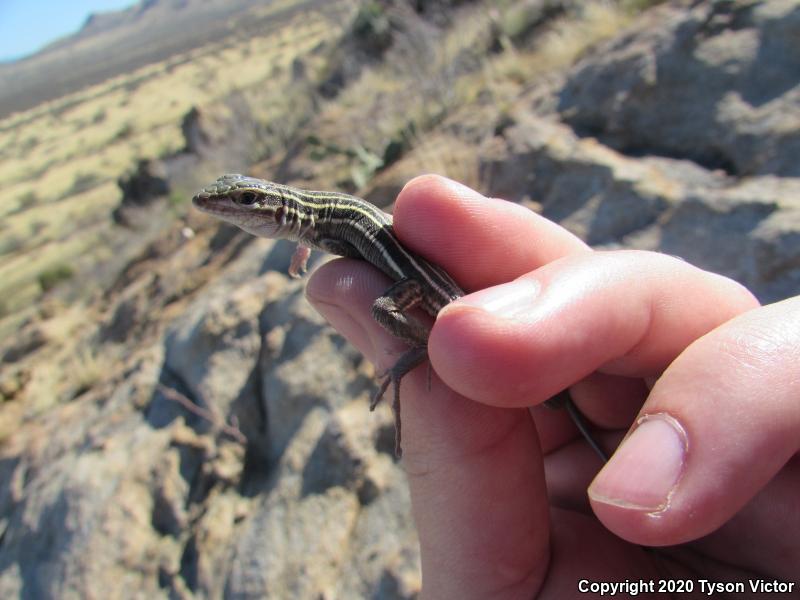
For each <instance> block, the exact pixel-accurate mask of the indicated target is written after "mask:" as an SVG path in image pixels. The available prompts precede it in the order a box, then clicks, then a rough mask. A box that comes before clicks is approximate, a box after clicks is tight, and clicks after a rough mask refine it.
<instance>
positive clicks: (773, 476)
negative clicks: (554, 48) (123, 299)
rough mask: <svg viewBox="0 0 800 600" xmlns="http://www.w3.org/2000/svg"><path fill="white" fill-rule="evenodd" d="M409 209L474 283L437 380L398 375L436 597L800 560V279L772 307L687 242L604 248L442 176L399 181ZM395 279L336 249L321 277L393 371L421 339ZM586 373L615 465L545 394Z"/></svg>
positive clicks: (502, 594)
mask: <svg viewBox="0 0 800 600" xmlns="http://www.w3.org/2000/svg"><path fill="white" fill-rule="evenodd" d="M394 218H395V221H394V222H395V230H396V232H397V234H398V236H399V237H400V239H401V240H402V241H403V242H404V243H405V244H406V245H407V246H408V247H409V248H411V249H412V250H414V251H416V252H418V253H419V254H421V255H423V256H425V257H427V258H429V259H430V260H432V261H433V262H435V263H437V264H439V265H441V266H442V267H444V268H445V269H446V270H447V271H448V272H449V273H450V274H451V275H452V276H453V277H454V278H455V279H456V281H458V282H459V283H460V284H461V285H462V286H463V287H464V289H465V290H466V291H467V292H468V295H467V296H465V297H464V298H462V299H460V300H458V301H456V302H455V303H453V304H451V305H449V306H448V307H446V308H445V309H444V310H443V311H442V312H441V313H440V314H439V317H438V318H437V320H436V322H435V324H434V325H433V329H432V331H431V336H430V340H429V346H428V348H429V353H430V359H431V363H432V365H433V369H434V374H433V378H432V383H431V388H430V389H428V382H427V374H426V369H425V367H424V366H423V367H421V368H418V369H416V370H415V371H414V372H413V373H411V374H409V375H408V376H406V377H405V378H404V379H403V381H402V386H401V403H402V408H403V427H404V442H403V449H404V457H403V466H404V468H405V470H406V472H407V474H408V481H409V486H410V490H411V497H412V503H413V515H414V519H415V521H416V524H417V528H418V531H419V538H420V548H421V557H422V575H423V591H422V597H423V598H427V599H434V598H435V599H449V598H453V599H455V598H458V599H469V598H476V599H477V598H497V599H505V598H509V599H510V598H532V597H538V598H569V597H585V596H583V595H581V594H579V593H578V589H577V582H578V580H579V579H589V580H596V581H624V580H625V579H639V578H645V579H654V580H658V579H664V578H667V579H674V578H690V579H693V580H694V581H697V580H698V579H708V580H712V581H726V582H727V581H747V580H748V579H753V578H756V579H758V578H766V579H769V580H772V579H774V578H777V579H779V580H783V581H786V582H795V581H797V573H800V509H798V498H799V497H800V458H798V451H799V450H800V367H799V366H798V365H800V297H797V298H793V299H789V300H786V301H784V302H781V303H777V304H773V305H770V306H765V307H760V306H759V305H758V302H757V301H756V300H755V298H754V297H753V296H752V294H751V293H750V292H748V291H747V290H746V289H745V288H743V287H742V286H741V285H739V284H737V283H735V282H733V281H731V280H729V279H726V278H724V277H721V276H719V275H715V274H712V273H709V272H706V271H702V270H700V269H698V268H696V267H693V266H692V265H690V264H688V263H685V262H683V261H681V260H679V259H676V258H672V257H668V256H664V255H660V254H655V253H648V252H633V251H628V252H622V251H620V252H593V251H591V250H589V249H588V248H587V247H586V246H585V245H584V244H583V243H582V242H581V241H580V240H578V239H577V238H576V237H574V236H573V235H571V234H570V233H568V232H567V231H566V230H564V229H562V228H561V227H559V226H558V225H556V224H554V223H552V222H550V221H547V220H546V219H544V218H542V217H540V216H538V215H536V214H534V213H532V212H530V211H528V210H526V209H525V208H523V207H520V206H518V205H515V204H512V203H507V202H503V201H500V200H495V199H487V198H484V197H483V196H481V195H480V194H478V193H477V192H474V191H472V190H470V189H468V188H466V187H464V186H461V185H459V184H457V183H455V182H451V181H449V180H446V179H442V178H439V177H435V176H425V177H420V178H417V179H415V180H413V181H411V182H410V183H409V184H408V185H407V186H406V187H405V188H404V189H403V191H402V192H401V193H400V195H399V197H398V199H397V203H396V205H395V210H394ZM386 287H387V281H386V279H385V278H384V277H383V276H382V275H381V274H380V273H379V272H378V271H377V270H375V269H374V268H373V267H371V266H370V265H368V264H367V263H365V262H362V261H355V260H351V259H337V260H334V261H332V262H330V263H327V264H326V265H324V266H323V267H322V268H320V269H319V270H318V271H317V272H316V273H315V274H314V275H313V276H312V278H311V279H310V281H309V285H308V291H307V294H308V297H309V299H310V300H311V302H312V303H313V304H314V306H315V307H316V308H317V309H318V310H319V311H320V312H321V313H322V314H323V315H324V316H325V317H326V318H327V319H328V321H329V322H330V323H331V324H333V325H334V327H336V328H337V329H338V330H339V331H341V332H342V333H343V334H344V335H345V336H346V337H347V338H348V339H349V340H350V341H351V342H352V343H353V344H355V345H356V347H358V348H359V349H360V350H361V351H362V352H363V353H364V354H365V356H367V358H369V359H370V360H371V361H373V362H374V363H375V364H376V366H377V369H378V370H379V371H382V370H385V369H386V368H388V367H389V366H391V365H392V364H393V362H394V360H395V359H396V358H397V356H399V355H400V354H402V352H403V351H404V346H403V344H402V342H400V341H398V340H396V339H395V338H393V337H392V336H391V335H389V334H388V333H386V331H384V330H383V329H382V328H381V327H380V326H379V325H378V324H377V323H376V322H375V321H374V320H373V319H372V317H371V314H370V306H371V304H372V302H373V300H374V299H375V298H376V297H378V296H379V295H380V294H381V293H382V291H383V290H384V289H386ZM470 292H471V293H470ZM568 387H569V388H570V390H571V392H572V396H573V398H574V400H575V401H576V404H577V405H578V407H579V408H580V409H581V411H582V412H583V413H584V414H585V415H586V416H587V418H588V419H589V420H590V421H591V422H592V423H594V424H595V426H599V427H600V428H601V429H602V431H601V432H600V434H599V438H600V440H601V443H602V444H603V445H604V446H605V448H606V449H607V450H609V451H610V452H614V454H613V456H612V457H611V460H610V462H609V463H608V464H607V465H606V466H605V467H603V466H602V464H601V463H600V461H599V459H598V458H597V457H596V456H595V455H594V454H593V453H592V451H591V450H590V449H589V447H588V446H587V445H586V444H585V442H584V441H583V440H582V439H581V438H580V436H579V434H578V432H577V431H576V430H575V429H574V426H573V425H572V424H571V422H570V421H569V419H568V417H567V415H565V414H563V411H551V410H549V409H546V408H544V407H541V406H539V405H540V404H541V403H542V402H544V401H545V400H547V399H548V398H549V397H551V396H552V395H553V394H555V393H556V392H558V391H559V390H562V389H564V388H568ZM529 407H533V408H530V409H529ZM631 432H632V433H631ZM626 435H628V437H627V438H626V439H625V443H624V444H622V445H621V446H620V447H619V448H617V449H616V451H614V449H615V448H616V446H617V445H618V444H619V443H620V442H621V441H622V440H623V438H624V437H625V436H626ZM587 490H588V493H587ZM642 545H645V546H656V547H660V548H661V549H660V550H659V552H658V553H652V552H647V551H645V550H643V549H642ZM794 591H795V593H797V591H798V586H797V585H795V588H794ZM640 597H647V595H642V596H640Z"/></svg>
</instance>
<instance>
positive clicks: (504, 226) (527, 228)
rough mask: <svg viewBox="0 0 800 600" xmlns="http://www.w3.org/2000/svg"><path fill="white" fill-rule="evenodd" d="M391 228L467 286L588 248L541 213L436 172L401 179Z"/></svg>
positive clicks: (476, 287) (508, 277)
mask: <svg viewBox="0 0 800 600" xmlns="http://www.w3.org/2000/svg"><path fill="white" fill-rule="evenodd" d="M394 229H395V233H396V234H397V236H398V237H399V238H400V240H401V241H402V242H403V244H404V245H405V246H407V247H408V248H410V249H411V250H414V251H415V252H417V253H418V254H420V255H422V256H424V257H425V258H427V259H428V260H430V261H431V262H433V263H435V264H437V265H439V266H440V267H442V268H444V269H445V270H446V271H447V272H448V273H450V275H452V276H453V278H454V279H455V280H456V281H457V282H458V283H459V284H460V285H461V286H462V287H463V288H464V289H465V290H468V291H474V290H479V289H483V288H486V287H489V286H493V285H497V284H500V283H504V282H506V281H511V280H512V279H516V278H517V277H519V276H520V275H523V274H525V273H527V272H529V271H532V270H534V269H536V268H538V267H541V266H542V265H545V264H547V263H549V262H552V261H554V260H556V259H557V258H561V257H562V256H566V255H567V254H573V253H577V252H589V251H590V249H589V247H588V246H587V245H586V244H584V243H583V242H582V241H581V240H580V239H578V238H577V237H576V236H574V235H572V234H571V233H569V232H568V231H567V230H566V229H564V228H563V227H561V226H559V225H557V224H555V223H553V222H552V221H549V220H548V219H545V218H544V217H542V216H541V215H537V214H536V213H535V212H533V211H531V210H528V209H527V208H524V207H522V206H520V205H519V204H515V203H514V202H508V201H506V200H498V199H496V198H487V197H485V196H483V195H482V194H480V193H478V192H476V191H475V190H472V189H470V188H468V187H466V186H465V185H462V184H460V183H457V182H455V181H452V180H450V179H446V178H444V177H440V176H438V175H422V176H420V177H416V178H415V179H412V180H411V181H409V182H408V183H407V184H406V186H405V187H404V188H403V190H402V191H401V192H400V194H399V195H398V197H397V202H396V203H395V207H394Z"/></svg>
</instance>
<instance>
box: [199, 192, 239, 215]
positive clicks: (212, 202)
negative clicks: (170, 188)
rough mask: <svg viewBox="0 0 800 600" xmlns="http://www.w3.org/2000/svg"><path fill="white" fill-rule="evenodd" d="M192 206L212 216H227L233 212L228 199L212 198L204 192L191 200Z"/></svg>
mask: <svg viewBox="0 0 800 600" xmlns="http://www.w3.org/2000/svg"><path fill="white" fill-rule="evenodd" d="M192 204H194V206H195V208H198V209H200V210H202V211H203V212H207V213H211V214H214V215H227V214H230V213H231V212H233V207H232V206H231V202H230V200H229V199H227V198H220V197H219V196H214V195H212V194H209V193H208V192H206V191H203V192H200V193H199V194H196V195H195V196H194V198H192Z"/></svg>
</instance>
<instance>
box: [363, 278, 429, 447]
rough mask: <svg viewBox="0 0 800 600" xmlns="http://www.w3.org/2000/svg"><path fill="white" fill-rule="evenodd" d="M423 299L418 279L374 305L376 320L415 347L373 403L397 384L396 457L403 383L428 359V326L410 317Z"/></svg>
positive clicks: (403, 282) (396, 287) (390, 374)
mask: <svg viewBox="0 0 800 600" xmlns="http://www.w3.org/2000/svg"><path fill="white" fill-rule="evenodd" d="M421 300H422V287H421V286H420V284H419V282H418V281H416V280H414V279H401V280H400V281H398V282H397V283H395V284H394V285H393V286H392V287H390V288H389V289H388V290H386V292H384V294H383V296H381V297H380V298H378V299H377V300H375V302H374V303H373V304H372V316H373V318H374V319H375V320H376V321H377V322H378V323H379V324H380V325H381V326H382V327H383V328H384V329H386V331H388V332H389V333H391V334H392V335H393V336H395V337H397V338H400V339H402V340H404V341H406V342H408V343H409V344H410V345H411V348H410V349H409V350H408V351H407V352H405V353H404V354H403V355H402V356H401V357H400V358H399V359H398V360H397V362H395V364H394V365H393V366H392V367H391V368H390V369H389V370H388V371H387V372H386V373H385V374H384V375H383V376H382V377H383V381H381V385H380V387H379V388H378V391H377V392H376V394H375V396H374V397H373V398H372V402H371V403H370V410H375V407H376V406H377V405H378V403H379V402H380V400H381V398H382V397H383V394H384V393H385V392H386V389H387V388H388V387H389V384H390V383H393V384H394V398H393V400H392V411H393V412H394V419H395V421H394V422H395V454H397V456H398V457H400V456H401V455H402V453H403V452H402V448H401V445H400V442H401V421H400V381H401V380H402V379H403V377H405V375H406V374H407V373H409V372H410V371H412V370H413V369H415V368H416V367H417V366H419V365H420V364H422V363H423V362H424V361H425V359H427V358H428V332H429V329H428V327H426V326H425V324H423V323H422V322H421V321H419V320H418V319H416V318H414V317H413V316H411V315H409V314H408V311H410V310H411V309H413V308H414V307H415V306H417V305H418V304H419V303H420V301H421Z"/></svg>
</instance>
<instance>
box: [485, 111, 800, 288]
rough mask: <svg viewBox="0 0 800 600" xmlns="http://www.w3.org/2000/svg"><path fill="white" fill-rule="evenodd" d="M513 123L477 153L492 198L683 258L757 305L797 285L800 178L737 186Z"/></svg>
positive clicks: (586, 233) (689, 167)
mask: <svg viewBox="0 0 800 600" xmlns="http://www.w3.org/2000/svg"><path fill="white" fill-rule="evenodd" d="M516 123H517V124H516V125H514V126H512V127H509V128H507V129H506V130H505V131H504V134H503V137H498V138H495V139H494V140H492V141H491V142H489V143H488V144H487V146H486V148H485V149H484V151H483V156H484V159H483V161H482V165H481V172H482V178H483V179H484V180H485V181H489V182H491V184H490V188H489V190H488V191H489V193H490V194H492V195H496V196H500V197H504V198H508V199H510V200H515V201H523V200H526V199H530V200H533V201H535V202H537V203H539V204H540V205H541V207H542V213H543V214H544V216H546V217H548V218H550V219H553V220H555V221H558V222H559V223H561V224H562V225H563V226H564V227H566V228H567V229H569V230H570V231H572V232H573V233H575V234H576V235H578V236H579V237H581V238H582V239H584V240H586V241H587V242H589V243H590V244H594V245H601V246H602V245H606V246H615V245H617V246H618V245H622V246H625V247H634V248H640V249H646V250H656V251H660V252H666V253H668V254H673V255H676V256H681V257H682V258H684V259H686V260H687V261H689V262H691V263H693V264H696V265H698V266H700V267H702V268H705V269H709V270H712V271H716V272H718V273H721V274H723V275H727V276H728V277H731V278H733V279H736V280H737V281H739V282H741V283H743V284H744V285H746V286H747V287H748V288H749V289H750V290H752V291H753V292H754V293H755V294H756V295H757V296H758V297H759V299H760V300H762V301H763V302H772V301H775V300H780V299H783V298H785V297H787V296H791V295H794V294H796V293H797V291H798V290H799V289H800V250H798V249H799V248H800V244H797V241H798V236H799V235H800V234H799V233H798V232H799V231H800V228H798V223H799V222H800V202H798V200H797V199H798V198H800V179H798V178H786V177H784V178H781V177H775V176H764V177H752V178H747V179H743V180H736V179H733V178H731V177H727V176H725V175H724V174H723V173H721V172H713V171H708V170H706V169H703V168H702V167H700V166H698V165H696V164H694V163H691V162H688V161H685V160H674V159H666V158H655V159H650V158H649V159H637V158H631V157H626V156H623V155H621V154H619V153H618V152H615V151H614V150H611V149H610V148H607V147H605V146H603V145H601V144H599V143H598V142H597V141H596V140H594V139H591V138H583V139H581V138H578V137H577V136H576V135H575V133H574V132H573V131H572V130H571V129H570V128H568V127H566V126H565V125H562V124H559V123H555V122H553V121H551V120H550V119H542V118H537V117H534V116H532V115H529V114H521V115H519V116H518V117H517V118H516Z"/></svg>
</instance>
